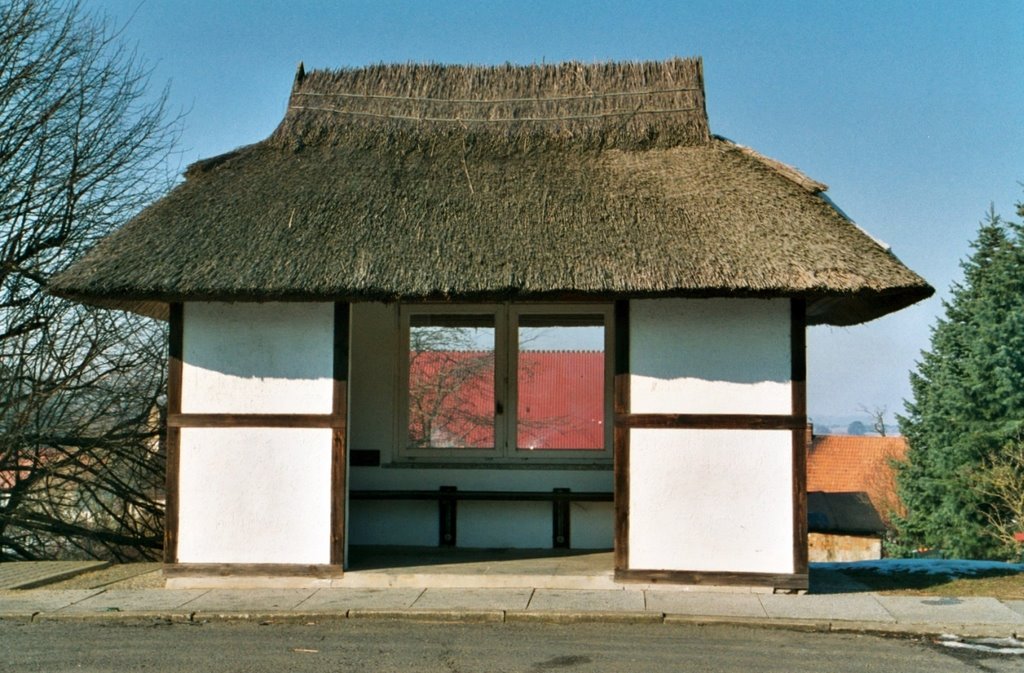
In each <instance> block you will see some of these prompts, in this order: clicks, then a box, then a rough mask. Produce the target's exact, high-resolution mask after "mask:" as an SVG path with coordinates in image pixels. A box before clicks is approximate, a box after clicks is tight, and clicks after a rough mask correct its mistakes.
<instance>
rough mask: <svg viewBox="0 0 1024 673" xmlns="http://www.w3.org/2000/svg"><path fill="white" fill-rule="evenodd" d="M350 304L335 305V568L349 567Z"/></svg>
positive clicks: (333, 515) (333, 511)
mask: <svg viewBox="0 0 1024 673" xmlns="http://www.w3.org/2000/svg"><path fill="white" fill-rule="evenodd" d="M350 321H351V307H350V305H349V304H345V303H338V304H335V305H334V392H333V395H332V405H331V419H332V425H331V428H332V433H331V564H332V565H335V566H338V567H339V568H340V567H344V565H345V501H346V491H347V490H348V478H347V469H348V453H347V452H348V376H349V371H348V360H349V326H350V324H351V323H350Z"/></svg>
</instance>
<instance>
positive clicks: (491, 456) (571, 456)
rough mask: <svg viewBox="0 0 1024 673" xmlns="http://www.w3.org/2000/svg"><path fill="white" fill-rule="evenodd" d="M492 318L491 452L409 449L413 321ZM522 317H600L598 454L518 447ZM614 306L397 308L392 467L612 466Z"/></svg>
mask: <svg viewBox="0 0 1024 673" xmlns="http://www.w3.org/2000/svg"><path fill="white" fill-rule="evenodd" d="M422 314H438V315H446V314H462V315H467V314H469V315H473V314H479V315H492V316H494V398H495V409H499V408H500V409H501V413H497V412H496V414H495V423H494V447H493V448H486V449H477V448H464V447H453V448H441V447H436V448H423V447H413V446H411V445H410V444H409V441H408V436H409V341H410V321H411V317H412V316H413V315H422ZM522 315H552V316H558V315H599V316H601V317H602V320H603V329H604V381H603V384H604V394H603V398H604V405H603V406H604V420H603V426H604V427H603V436H604V447H603V448H602V449H520V448H519V447H518V446H516V445H517V444H518V441H517V440H518V427H517V426H518V392H519V391H518V385H519V382H518V361H519V318H520V316H522ZM613 317H614V305H613V304H612V303H611V302H601V303H543V304H541V303H516V302H501V303H472V304H468V303H458V304H447V303H434V302H422V303H401V304H399V306H398V325H399V339H398V350H399V352H398V360H399V365H398V386H397V387H396V409H397V411H398V413H397V414H396V415H395V416H396V419H395V420H396V429H395V430H396V431H395V435H394V437H395V443H396V446H395V447H394V448H395V451H394V453H393V456H394V459H395V462H396V463H406V464H411V463H417V462H418V463H436V462H445V463H453V464H461V463H479V464H488V465H524V464H535V465H560V464H566V465H610V464H611V462H612V439H613V435H614V433H613V430H614V428H613V425H614V423H613V418H614V417H613V411H612V404H613V400H612V392H613V384H614V367H613V364H614V363H613V361H612V359H613V356H614V353H615V348H614V342H613V337H614V329H613V323H612V321H613Z"/></svg>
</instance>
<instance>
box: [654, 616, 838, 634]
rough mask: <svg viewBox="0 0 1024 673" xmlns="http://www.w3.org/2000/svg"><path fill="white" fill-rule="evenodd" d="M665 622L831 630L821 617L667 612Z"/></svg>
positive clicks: (813, 631) (815, 631) (812, 631)
mask: <svg viewBox="0 0 1024 673" xmlns="http://www.w3.org/2000/svg"><path fill="white" fill-rule="evenodd" d="M665 623H666V624H683V625H690V626H746V627H749V628H755V629H779V630H785V631H805V632H808V633H827V632H828V631H829V622H827V621H822V620H819V619H771V618H764V617H731V616H706V615H679V614H666V615H665Z"/></svg>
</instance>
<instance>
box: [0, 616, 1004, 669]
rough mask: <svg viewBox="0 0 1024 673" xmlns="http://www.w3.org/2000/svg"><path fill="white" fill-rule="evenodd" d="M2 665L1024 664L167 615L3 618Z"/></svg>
mask: <svg viewBox="0 0 1024 673" xmlns="http://www.w3.org/2000/svg"><path fill="white" fill-rule="evenodd" d="M0 643H2V644H3V646H2V650H3V656H2V657H0V671H12V672H14V671H18V672H21V673H32V672H35V671H47V672H60V671H78V672H81V671H86V672H96V673H101V672H108V671H110V672H113V671H117V672H121V671H128V670H130V671H247V672H252V673H260V672H263V671H267V672H270V671H273V672H274V673H277V672H278V671H289V670H302V671H332V672H337V671H359V672H375V671H401V672H403V673H406V672H408V671H416V672H417V673H433V672H438V673H442V672H443V673H469V672H475V671H486V672H507V673H544V672H546V671H553V672H558V671H567V672H576V671H579V672H584V671H588V672H589V671H594V672H605V671H607V672H612V671H614V672H619V671H658V672H661V671H723V672H726V673H728V672H733V671H735V672H742V673H767V672H774V671H779V672H782V671H785V672H787V673H800V672H803V671H807V672H811V671H813V672H815V673H819V672H821V671H831V672H835V673H845V672H851V673H868V672H877V673H881V672H884V673H901V672H903V671H907V672H911V671H912V672H915V673H918V672H920V671H941V672H946V671H948V672H950V673H957V672H960V671H988V672H991V673H1002V672H1010V671H1014V672H1016V673H1019V671H1021V670H1022V668H1024V665H1022V662H1024V658H1021V657H1014V656H1008V655H995V654H985V653H978V652H972V651H959V650H951V649H948V648H944V647H942V646H941V645H937V644H935V643H934V642H933V641H932V640H931V639H930V638H898V639H897V638H881V637H877V636H870V635H859V634H820V633H803V632H794V631H780V630H765V629H758V628H747V627H736V626H723V625H718V626H703V627H700V626H693V625H676V624H657V625H653V626H652V625H637V624H549V623H544V624H437V623H423V622H409V621H389V620H380V621H356V620H349V621H345V622H331V623H327V624H318V623H315V622H311V623H309V624H268V625H260V624H259V623H257V622H252V621H244V622H211V623H205V624H200V623H192V624H182V623H178V624H174V623H168V622H162V621H154V622H152V623H150V624H132V625H125V624H120V623H116V622H85V623H75V622H42V623H25V622H3V621H0Z"/></svg>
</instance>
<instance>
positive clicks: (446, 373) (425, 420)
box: [408, 314, 495, 449]
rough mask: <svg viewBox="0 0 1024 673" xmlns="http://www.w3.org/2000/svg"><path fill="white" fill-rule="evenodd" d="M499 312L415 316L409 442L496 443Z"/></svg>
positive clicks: (419, 445) (411, 332)
mask: <svg viewBox="0 0 1024 673" xmlns="http://www.w3.org/2000/svg"><path fill="white" fill-rule="evenodd" d="M494 338H495V323H494V316H493V315H486V314H485V315H469V314H454V315H441V314H414V315H412V316H410V318H409V378H408V381H409V389H408V393H409V427H408V440H409V446H410V447H413V448H473V449H484V448H488V449H489V448H494V441H495V438H494V421H495V414H494V409H495V402H494V399H495V398H494V348H495V341H494Z"/></svg>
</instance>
